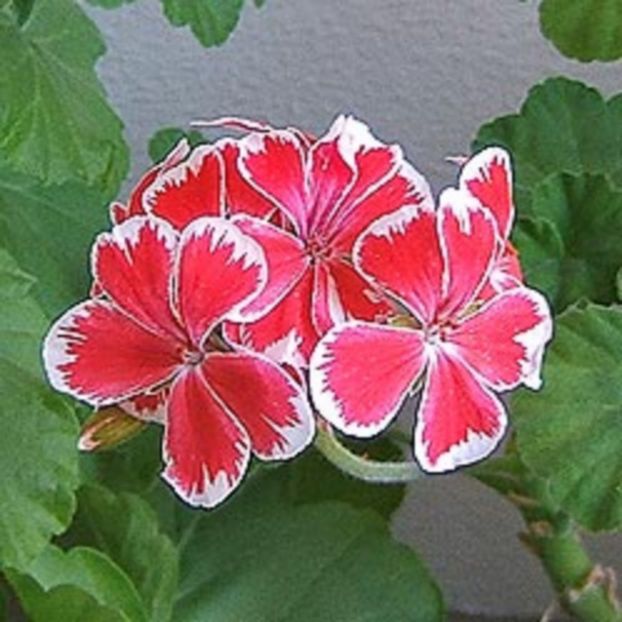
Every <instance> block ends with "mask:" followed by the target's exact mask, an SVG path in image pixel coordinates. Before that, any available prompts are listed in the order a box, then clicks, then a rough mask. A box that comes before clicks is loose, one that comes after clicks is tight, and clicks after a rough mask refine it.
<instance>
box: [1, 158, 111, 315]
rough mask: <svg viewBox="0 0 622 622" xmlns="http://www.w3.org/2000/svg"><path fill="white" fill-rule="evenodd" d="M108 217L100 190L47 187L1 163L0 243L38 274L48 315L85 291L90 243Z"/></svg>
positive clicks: (40, 294) (70, 185)
mask: <svg viewBox="0 0 622 622" xmlns="http://www.w3.org/2000/svg"><path fill="white" fill-rule="evenodd" d="M106 221H107V208H106V201H105V199H104V198H103V197H102V195H101V194H100V193H99V192H96V191H94V190H91V189H89V188H88V187H87V186H85V185H84V184H82V183H79V182H67V183H65V184H61V185H54V186H45V185H43V184H42V183H41V182H39V181H37V180H36V179H34V178H33V177H32V176H29V175H23V174H20V173H18V172H17V171H15V170H13V169H11V168H9V167H8V166H7V165H6V164H5V165H2V163H0V244H2V245H4V246H5V247H6V248H7V249H8V250H9V251H10V252H11V253H12V254H13V256H14V257H15V258H16V259H17V261H19V264H20V265H21V266H22V267H23V268H24V269H25V270H27V271H28V272H30V273H31V274H33V275H34V276H35V277H36V278H37V280H38V286H37V287H36V288H35V293H36V296H37V299H38V301H39V302H40V303H41V305H42V307H43V309H44V310H45V311H46V312H47V313H48V314H49V315H50V316H53V315H57V314H58V313H60V312H61V311H63V310H64V309H65V308H66V307H68V306H69V305H71V304H72V303H74V302H76V301H77V300H78V299H80V298H82V297H84V296H85V295H86V293H87V291H88V285H89V280H90V276H89V265H88V257H89V247H90V245H91V243H92V241H93V238H94V236H95V234H96V232H98V231H101V230H102V229H103V228H104V227H105V225H106Z"/></svg>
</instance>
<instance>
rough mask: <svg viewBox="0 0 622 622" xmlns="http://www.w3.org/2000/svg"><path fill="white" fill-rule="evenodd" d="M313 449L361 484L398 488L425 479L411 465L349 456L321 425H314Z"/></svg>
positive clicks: (324, 425)
mask: <svg viewBox="0 0 622 622" xmlns="http://www.w3.org/2000/svg"><path fill="white" fill-rule="evenodd" d="M315 447H316V448H317V449H318V451H319V452H320V453H321V454H322V455H323V456H324V457H325V458H326V459H327V460H328V461H329V462H331V463H332V464H334V465H335V466H336V467H337V468H338V469H340V470H341V471H343V472H344V473H347V474H348V475H351V476H352V477H356V478H357V479H361V480H363V481H365V482H371V483H377V484H402V483H404V482H412V481H413V480H416V479H421V478H423V477H425V475H426V474H425V473H424V472H423V471H421V469H419V468H418V467H417V465H416V464H415V463H413V462H378V461H375V460H368V459H366V458H364V457H363V456H359V455H357V454H355V453H353V452H351V451H350V450H349V449H348V448H347V447H344V446H343V445H342V444H341V443H340V442H339V440H338V439H337V438H336V437H335V435H334V434H333V432H332V429H331V428H330V426H328V425H327V424H325V423H324V422H322V421H320V422H319V423H318V429H317V435H316V437H315Z"/></svg>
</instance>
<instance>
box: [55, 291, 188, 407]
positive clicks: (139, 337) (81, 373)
mask: <svg viewBox="0 0 622 622" xmlns="http://www.w3.org/2000/svg"><path fill="white" fill-rule="evenodd" d="M43 359H44V364H45V369H46V371H47V374H48V378H49V380H50V383H51V384H52V386H53V387H54V388H55V389H58V390H59V391H62V392H64V393H69V394H70V395H73V396H74V397H76V398H78V399H81V400H84V401H86V402H88V403H90V404H93V405H95V406H104V405H106V404H113V403H116V402H120V401H122V400H124V399H127V398H129V397H131V396H132V395H136V394H138V393H143V392H144V391H146V390H147V389H151V388H152V387H155V386H158V385H160V384H163V383H164V382H166V381H168V380H170V378H171V377H172V376H173V375H174V374H175V373H176V371H177V369H178V368H179V366H180V364H181V360H180V357H179V345H178V343H177V342H176V341H175V340H173V339H166V338H163V337H161V336H159V335H156V334H154V333H151V332H149V331H147V330H145V329H144V328H142V327H141V326H140V325H138V324H136V323H135V322H133V321H132V320H130V319H128V318H127V317H126V316H125V315H124V314H122V313H120V312H119V311H117V309H115V308H114V307H113V305H111V304H110V303H108V302H105V301H101V300H97V301H87V302H84V303H82V304H80V305H78V306H76V307H73V308H72V309H70V310H69V311H68V312H67V313H65V314H64V315H63V316H62V317H61V318H60V319H58V320H57V321H56V322H55V324H54V325H53V326H52V328H51V329H50V332H49V333H48V335H47V337H46V339H45V344H44V347H43Z"/></svg>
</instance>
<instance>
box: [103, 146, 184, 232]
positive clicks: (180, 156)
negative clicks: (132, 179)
mask: <svg viewBox="0 0 622 622" xmlns="http://www.w3.org/2000/svg"><path fill="white" fill-rule="evenodd" d="M189 153H190V145H189V144H188V141H187V140H186V139H185V138H182V139H181V140H180V141H179V142H178V143H177V144H176V145H175V147H173V149H172V150H171V151H170V152H169V154H168V155H167V156H166V158H164V160H163V161H162V162H160V163H159V164H156V165H155V166H154V167H152V168H151V169H149V170H148V171H147V172H146V173H145V174H144V175H143V176H142V177H141V178H140V181H139V182H138V184H137V185H136V187H135V188H134V190H132V193H131V194H130V200H129V203H128V205H127V206H125V205H123V204H122V203H117V202H114V203H112V204H111V205H110V220H111V222H112V223H113V224H115V225H120V224H121V223H122V222H123V221H125V220H127V219H128V218H131V217H132V216H138V215H142V214H145V208H144V206H143V195H144V193H145V191H146V190H147V188H149V186H151V184H153V182H154V181H155V180H156V179H157V178H158V176H159V175H160V174H161V173H164V172H166V171H167V170H168V169H169V168H172V167H173V166H175V165H177V164H179V163H180V162H181V161H182V160H184V159H185V158H186V156H187V155H188V154H189Z"/></svg>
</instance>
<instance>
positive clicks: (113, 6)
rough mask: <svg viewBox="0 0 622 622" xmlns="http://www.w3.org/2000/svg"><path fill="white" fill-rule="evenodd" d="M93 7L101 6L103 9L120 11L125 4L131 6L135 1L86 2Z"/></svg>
mask: <svg viewBox="0 0 622 622" xmlns="http://www.w3.org/2000/svg"><path fill="white" fill-rule="evenodd" d="M86 1H87V2H88V3H89V4H92V5H93V6H99V7H102V8H103V9H118V8H119V7H120V6H123V5H124V4H131V3H132V2H134V0H86Z"/></svg>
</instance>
